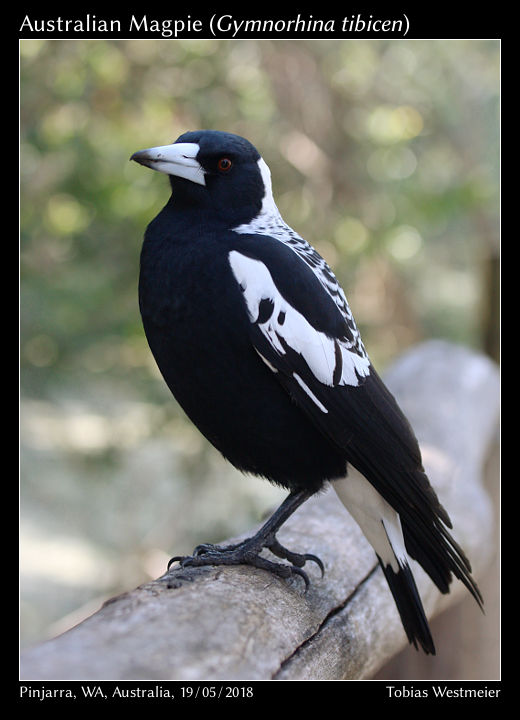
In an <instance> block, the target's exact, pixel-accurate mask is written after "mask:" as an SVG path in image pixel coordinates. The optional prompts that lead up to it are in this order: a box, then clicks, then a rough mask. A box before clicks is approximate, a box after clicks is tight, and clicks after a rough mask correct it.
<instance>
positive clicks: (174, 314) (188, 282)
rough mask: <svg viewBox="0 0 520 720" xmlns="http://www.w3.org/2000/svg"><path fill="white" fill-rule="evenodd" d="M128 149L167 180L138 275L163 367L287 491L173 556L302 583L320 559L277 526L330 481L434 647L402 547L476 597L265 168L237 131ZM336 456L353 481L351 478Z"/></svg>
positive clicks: (210, 425) (213, 433)
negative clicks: (249, 526)
mask: <svg viewBox="0 0 520 720" xmlns="http://www.w3.org/2000/svg"><path fill="white" fill-rule="evenodd" d="M131 159H132V160H135V161H136V162H138V163H140V164H141V165H145V166H147V167H150V168H152V169H154V170H159V171H161V172H164V173H166V174H167V175H168V176H169V178H170V183H171V188H172V195H171V197H170V199H169V200H168V202H167V204H166V206H165V207H164V208H163V209H162V210H161V212H160V213H159V215H158V216H157V217H156V218H155V219H154V220H153V221H152V222H151V223H150V225H149V226H148V229H147V231H146V234H145V240H144V244H143V248H142V253H141V269H140V278H139V304H140V310H141V315H142V319H143V324H144V329H145V332H146V337H147V339H148V343H149V345H150V348H151V350H152V353H153V355H154V357H155V360H156V361H157V364H158V366H159V369H160V371H161V373H162V375H163V377H164V379H165V381H166V383H167V384H168V386H169V388H170V390H171V391H172V393H173V395H174V396H175V397H176V398H177V400H178V402H179V403H180V405H181V406H182V407H183V409H184V410H185V412H186V414H187V415H188V416H189V417H190V418H191V420H192V421H193V422H194V423H195V425H196V426H197V427H198V428H199V430H200V431H201V432H202V433H203V434H204V435H205V436H206V438H207V439H208V440H209V441H210V442H211V443H212V444H213V445H214V446H215V447H216V448H217V449H218V450H219V451H220V452H221V453H222V454H223V455H224V457H226V458H227V459H228V460H229V461H230V462H231V463H232V464H233V465H234V466H235V467H237V468H239V469H240V470H242V471H244V472H249V473H254V474H256V475H260V476H263V477H265V478H267V479H268V480H270V481H271V482H273V483H277V484H278V485H281V486H283V487H285V488H287V489H288V490H289V491H290V493H289V495H288V497H287V498H286V500H285V501H284V502H283V503H282V505H281V506H280V507H279V508H278V510H277V511H276V512H275V513H274V514H273V515H272V516H271V518H270V519H269V520H268V521H267V523H265V525H264V526H263V527H262V528H261V529H260V531H259V532H258V533H257V534H256V535H255V536H254V537H252V538H249V539H248V540H246V541H244V542H243V543H240V544H238V545H235V546H227V547H220V546H215V545H200V546H198V547H197V548H196V549H195V551H194V554H193V556H189V557H179V558H173V559H172V561H173V560H179V561H180V562H181V565H183V566H187V565H218V564H239V563H248V564H251V565H256V566H257V567H262V568H266V569H268V570H270V571H272V572H275V573H278V574H279V575H281V576H283V577H287V576H289V575H290V574H293V573H297V574H299V575H301V576H302V577H303V578H304V580H305V582H306V584H307V583H308V578H307V575H306V573H305V572H304V571H303V570H302V567H303V566H304V565H305V562H306V561H308V560H312V561H314V562H316V563H318V564H319V565H320V567H321V568H322V570H323V566H322V564H321V561H320V560H319V558H317V557H316V556H314V555H309V554H305V555H302V554H298V553H293V552H291V551H289V550H287V549H286V548H284V547H283V546H282V545H280V543H279V542H278V540H277V539H276V532H277V530H278V529H279V528H280V527H281V525H282V524H283V522H284V521H285V520H286V519H287V518H288V517H289V515H291V513H293V512H294V510H296V508H297V507H298V506H299V505H301V504H302V503H303V502H304V501H305V500H306V499H307V498H309V497H310V496H311V495H312V494H314V493H315V492H317V491H318V490H320V489H321V488H322V487H323V485H324V483H325V482H326V481H332V484H333V487H334V488H335V490H336V492H337V494H338V496H339V497H340V499H341V500H342V502H343V503H344V505H345V506H346V507H347V509H348V510H349V511H350V513H351V514H352V516H353V517H354V519H355V520H356V521H357V522H358V523H359V525H360V527H361V529H362V530H363V532H364V534H365V536H366V537H367V539H368V540H369V542H370V543H371V545H372V546H373V548H374V550H375V552H376V554H377V557H378V560H379V563H380V565H381V567H382V569H383V572H384V574H385V577H386V579H387V581H388V584H389V586H390V590H391V592H392V594H393V596H394V599H395V602H396V605H397V608H398V610H399V613H400V616H401V619H402V622H403V626H404V629H405V631H406V634H407V636H408V640H409V642H410V643H413V645H414V646H415V647H416V648H417V643H419V644H420V645H421V646H422V648H423V649H424V651H425V652H427V653H434V652H435V648H434V644H433V640H432V637H431V634H430V630H429V627H428V622H427V619H426V616H425V614H424V610H423V607H422V603H421V600H420V598H419V594H418V592H417V588H416V585H415V582H414V579H413V576H412V573H411V570H410V565H409V561H408V557H409V556H410V557H412V558H414V559H415V560H417V561H418V562H419V563H420V565H421V566H422V567H423V568H424V570H425V571H426V572H427V573H428V574H429V575H430V577H431V578H432V580H433V582H434V583H435V584H436V585H437V587H438V588H439V590H440V591H441V592H443V593H447V592H449V585H450V582H451V580H452V575H455V577H457V578H459V579H460V580H461V581H462V582H463V583H464V585H465V586H466V587H467V588H468V590H469V591H470V593H471V594H472V595H473V596H474V598H475V599H476V601H477V602H478V603H479V605H482V597H481V594H480V592H479V589H478V587H477V585H476V583H475V581H474V580H473V578H472V577H471V568H470V564H469V562H468V560H467V558H466V557H465V555H464V553H463V551H462V550H461V548H460V547H459V546H458V545H457V543H456V542H455V540H454V539H453V538H452V537H451V535H450V533H449V532H448V528H451V527H452V526H451V522H450V519H449V517H448V514H447V513H446V511H445V510H444V508H443V507H442V505H441V504H440V503H439V500H438V498H437V495H436V494H435V492H434V490H433V488H432V487H431V485H430V483H429V481H428V478H427V476H426V474H425V472H424V469H423V467H422V463H421V454H420V451H419V446H418V443H417V440H416V438H415V435H414V433H413V431H412V428H411V427H410V425H409V423H408V421H407V419H406V418H405V417H404V415H403V413H402V412H401V410H400V409H399V407H398V405H397V403H396V401H395V399H394V397H393V396H392V395H391V393H390V392H389V391H388V390H387V388H386V387H385V385H384V384H383V382H382V381H381V379H380V378H379V376H378V375H377V373H376V371H375V370H374V368H373V366H372V364H371V363H370V360H369V358H368V355H367V353H366V351H365V348H364V346H363V343H362V341H361V337H360V334H359V331H358V329H357V327H356V324H355V322H354V318H353V316H352V313H351V311H350V308H349V306H348V303H347V300H346V298H345V295H344V293H343V290H342V289H341V287H340V286H339V284H338V282H337V280H336V278H335V276H334V274H333V273H332V271H331V269H330V267H329V266H328V265H327V263H326V262H325V261H324V260H323V258H322V257H321V256H320V255H319V254H318V253H317V252H316V251H315V250H314V249H313V248H312V247H311V246H310V245H309V244H308V243H307V242H306V241H305V240H304V239H303V238H301V237H300V236H299V235H298V234H297V233H296V232H294V230H292V229H291V228H290V227H289V226H288V225H287V224H286V223H285V222H284V221H283V219H282V217H281V216H280V213H279V211H278V209H277V207H276V205H275V202H274V200H273V195H272V190H271V177H270V172H269V168H268V167H267V165H266V163H265V162H264V160H263V159H262V158H261V157H260V155H259V153H258V151H257V150H256V148H255V147H253V145H251V143H250V142H248V141H247V140H245V139H244V138H241V137H239V136H237V135H233V134H230V133H224V132H219V131H213V130H204V131H198V132H188V133H185V134H183V135H181V136H180V137H179V139H178V140H177V141H176V142H175V143H173V144H171V145H166V146H161V147H153V148H149V149H147V150H141V151H140V152H137V153H135V154H134V155H132V158H131ZM348 463H350V464H351V465H353V466H354V467H355V468H357V469H358V470H359V471H360V473H362V475H363V479H357V478H356V479H355V480H353V479H352V478H350V477H348V476H347V464H348ZM364 478H366V479H364ZM263 548H269V549H270V550H271V552H272V553H274V554H275V555H276V556H278V557H281V558H284V559H286V560H288V561H289V563H290V564H285V563H274V562H271V561H269V560H267V559H265V558H264V557H262V556H261V555H259V553H260V552H261V550H262V549H263Z"/></svg>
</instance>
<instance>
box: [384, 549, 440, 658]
mask: <svg viewBox="0 0 520 720" xmlns="http://www.w3.org/2000/svg"><path fill="white" fill-rule="evenodd" d="M378 560H379V564H380V565H381V567H382V569H383V572H384V574H385V578H386V580H387V582H388V585H389V587H390V590H391V592H392V595H393V597H394V601H395V604H396V606H397V610H398V611H399V615H400V616H401V622H402V623H403V627H404V630H405V632H406V636H407V637H408V642H409V643H410V644H411V645H413V646H414V647H415V648H416V649H418V646H417V643H419V644H420V645H421V647H422V649H423V650H424V652H425V653H427V654H430V655H435V645H434V644H433V638H432V636H431V632H430V627H429V625H428V620H427V619H426V615H425V613H424V608H423V605H422V602H421V598H420V597H419V592H418V590H417V586H416V584H415V580H414V578H413V575H412V571H411V570H410V568H409V566H408V565H404V566H403V567H401V566H399V571H398V572H394V571H393V569H392V567H391V566H390V565H385V564H384V563H383V562H382V560H381V558H380V557H379V556H378Z"/></svg>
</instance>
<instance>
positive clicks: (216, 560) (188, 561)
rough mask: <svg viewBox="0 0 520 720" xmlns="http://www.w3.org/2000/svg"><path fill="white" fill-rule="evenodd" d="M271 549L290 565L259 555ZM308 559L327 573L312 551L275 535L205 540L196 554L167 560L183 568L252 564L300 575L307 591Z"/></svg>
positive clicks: (281, 575) (290, 574)
mask: <svg viewBox="0 0 520 720" xmlns="http://www.w3.org/2000/svg"><path fill="white" fill-rule="evenodd" d="M264 547H265V548H267V549H268V550H270V551H271V552H272V553H273V555H276V556H277V557H280V558H282V559H284V560H287V561H288V562H289V563H290V564H289V565H287V564H282V563H274V562H271V561H270V560H267V559H266V558H264V557H262V556H261V555H260V552H261V551H262V549H263V548H264ZM307 561H312V562H314V563H316V565H318V567H319V568H320V570H321V576H322V577H323V575H324V573H325V567H324V565H323V563H322V561H321V560H320V558H319V557H317V556H316V555H312V554H311V553H305V554H300V553H295V552H291V551H290V550H287V548H285V547H283V545H281V544H280V543H279V542H278V540H277V539H276V537H274V536H272V537H269V538H267V539H266V540H265V541H264V542H260V543H259V542H255V538H249V539H247V540H244V541H243V542H242V543H238V544H237V545H225V546H221V545H211V544H210V543H202V544H200V545H197V547H196V548H195V549H194V551H193V555H176V556H174V557H172V558H171V559H170V560H169V562H168V570H169V569H170V567H171V565H173V563H174V562H179V563H180V565H181V567H200V566H203V565H253V566H254V567H258V568H261V569H263V570H267V571H268V572H272V573H273V574H275V575H278V576H279V577H282V578H288V577H291V576H293V575H299V576H300V577H301V578H302V579H303V581H304V582H305V592H307V590H308V589H309V587H310V580H309V576H308V575H307V573H306V572H305V571H304V570H302V568H303V566H304V565H305V563H306V562H307Z"/></svg>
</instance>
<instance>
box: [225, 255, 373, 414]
mask: <svg viewBox="0 0 520 720" xmlns="http://www.w3.org/2000/svg"><path fill="white" fill-rule="evenodd" d="M229 263H230V265H231V269H232V271H233V275H234V276H235V278H236V280H237V282H238V283H239V285H240V286H241V288H242V291H243V293H244V298H245V301H246V304H247V310H248V313H249V318H250V320H251V322H252V323H257V324H258V327H259V329H260V330H261V332H262V333H263V335H264V336H265V337H266V338H267V340H268V341H269V343H270V345H271V346H272V347H273V349H274V350H275V351H276V352H277V353H278V354H279V355H280V356H282V355H285V354H286V350H285V348H284V343H286V344H287V345H289V347H291V348H292V349H293V350H294V351H295V352H298V353H300V355H301V356H302V357H303V359H304V360H305V362H306V363H307V365H308V366H309V368H310V370H311V372H312V373H313V375H314V377H315V378H316V380H318V381H319V382H321V383H323V384H324V385H328V386H331V387H332V386H334V385H359V376H361V377H366V376H367V375H368V374H369V370H370V362H369V360H368V358H366V357H363V356H360V355H358V354H357V353H355V352H352V351H351V350H350V348H349V345H347V343H346V342H342V341H341V340H338V339H334V338H330V337H328V336H327V335H326V334H325V333H323V332H320V331H319V330H316V329H315V328H314V327H312V325H311V324H310V323H309V322H308V321H307V320H306V318H305V317H304V316H303V315H302V314H301V313H300V312H298V310H296V309H295V308H293V307H292V305H290V304H289V303H288V302H287V301H286V300H285V299H284V297H283V296H282V295H281V293H280V292H279V290H278V288H277V287H276V285H275V283H274V280H273V278H272V276H271V273H270V272H269V270H268V269H267V267H266V266H265V265H264V263H263V262H261V261H260V260H254V259H253V258H250V257H247V256H246V255H243V254H242V253H240V252H238V251H237V250H232V251H231V252H230V253H229ZM261 357H262V356H261ZM262 359H263V360H264V362H266V361H265V358H263V357H262ZM267 364H268V365H269V366H270V367H272V366H271V365H270V363H267ZM294 377H295V379H296V381H297V382H298V383H299V385H301V387H302V388H303V389H304V390H305V392H306V393H307V394H308V395H309V397H311V399H312V400H313V402H315V403H316V405H318V407H320V409H321V410H322V411H323V412H327V410H326V408H325V407H324V406H323V404H322V403H321V402H320V401H319V400H318V398H317V397H316V396H315V395H314V393H313V392H312V391H311V390H310V388H309V387H308V386H307V385H306V383H304V381H303V380H302V378H301V377H300V376H299V375H296V374H294Z"/></svg>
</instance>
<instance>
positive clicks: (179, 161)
mask: <svg viewBox="0 0 520 720" xmlns="http://www.w3.org/2000/svg"><path fill="white" fill-rule="evenodd" d="M199 150H200V147H199V146H198V145H197V143H173V145H160V146H159V147H152V148H147V149H146V150H139V151H138V152H135V153H134V154H133V155H132V157H131V158H130V160H135V162H138V163H139V164H140V165H145V166H146V167H149V168H151V169H152V170H158V171H159V172H163V173H166V174H167V175H176V176H177V177H182V178H186V180H191V181H192V182H194V183H198V184H199V185H205V184H206V181H205V179H204V169H203V168H202V166H201V164H200V163H199V162H197V160H196V157H197V155H198V153H199Z"/></svg>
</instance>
